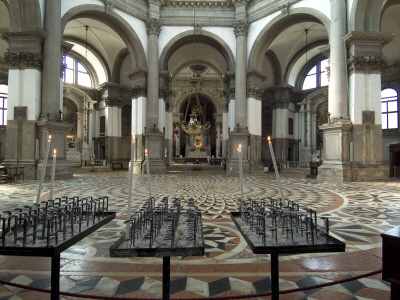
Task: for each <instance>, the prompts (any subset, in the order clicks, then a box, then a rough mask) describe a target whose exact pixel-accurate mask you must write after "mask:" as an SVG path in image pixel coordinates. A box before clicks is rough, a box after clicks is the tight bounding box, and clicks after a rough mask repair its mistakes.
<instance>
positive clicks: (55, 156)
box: [49, 148, 57, 199]
mask: <svg viewBox="0 0 400 300" xmlns="http://www.w3.org/2000/svg"><path fill="white" fill-rule="evenodd" d="M56 160H57V149H55V148H54V152H53V165H52V166H51V185H50V196H49V199H53V187H54V177H55V174H56Z"/></svg>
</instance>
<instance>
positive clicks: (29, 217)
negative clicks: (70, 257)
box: [0, 196, 115, 299]
mask: <svg viewBox="0 0 400 300" xmlns="http://www.w3.org/2000/svg"><path fill="white" fill-rule="evenodd" d="M114 218H115V212H109V211H108V197H107V196H104V197H98V198H93V197H84V198H79V197H77V196H75V197H67V196H64V197H61V198H55V199H52V200H48V201H43V202H41V203H39V204H33V205H25V206H24V207H20V208H15V209H13V210H8V211H4V212H2V213H1V215H0V221H1V223H0V224H1V225H0V228H1V235H0V237H1V239H0V240H1V244H0V255H13V256H41V257H51V258H52V262H51V278H52V280H51V299H58V298H59V280H60V253H61V252H63V251H64V250H66V249H67V248H69V247H71V246H72V245H74V244H76V243H77V242H78V241H80V240H81V239H83V238H85V237H86V236H88V235H89V234H91V233H92V232H94V231H95V230H96V229H98V228H100V227H101V226H103V225H105V224H107V223H108V222H110V221H111V220H112V219H114Z"/></svg>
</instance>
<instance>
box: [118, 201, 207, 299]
mask: <svg viewBox="0 0 400 300" xmlns="http://www.w3.org/2000/svg"><path fill="white" fill-rule="evenodd" d="M126 223H127V231H126V232H124V233H123V235H122V236H121V237H120V238H119V239H118V240H117V241H116V242H115V244H114V245H112V246H111V247H110V256H111V257H162V258H163V292H162V294H163V299H164V300H168V299H169V298H170V257H171V256H182V257H186V256H203V255H204V238H203V224H202V219H201V213H200V212H198V211H197V209H196V207H195V205H194V200H193V199H192V198H189V199H187V200H185V199H181V198H175V199H174V200H173V201H172V205H171V207H169V200H168V198H167V197H164V198H163V199H162V200H161V201H159V203H158V204H156V201H155V200H154V198H151V199H148V200H147V201H146V202H145V203H144V205H143V206H142V208H141V209H139V210H138V211H136V213H135V215H134V216H133V218H132V219H130V220H127V221H126Z"/></svg>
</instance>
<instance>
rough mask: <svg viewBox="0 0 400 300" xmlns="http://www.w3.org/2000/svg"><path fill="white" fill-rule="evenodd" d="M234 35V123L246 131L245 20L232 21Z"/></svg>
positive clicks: (246, 27) (246, 24) (246, 26)
mask: <svg viewBox="0 0 400 300" xmlns="http://www.w3.org/2000/svg"><path fill="white" fill-rule="evenodd" d="M233 26H234V32H235V36H236V69H235V96H236V107H235V110H236V124H239V126H238V127H239V129H240V130H245V131H247V101H246V100H247V97H246V81H247V80H246V61H247V33H248V27H249V25H248V23H247V21H246V20H242V21H237V22H234V24H233Z"/></svg>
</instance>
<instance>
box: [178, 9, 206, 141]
mask: <svg viewBox="0 0 400 300" xmlns="http://www.w3.org/2000/svg"><path fill="white" fill-rule="evenodd" d="M195 56H196V17H195V8H194V7H193V61H195ZM205 68H206V67H205V66H203V65H201V64H193V65H191V66H190V67H189V69H190V70H191V71H192V73H193V77H192V78H191V79H190V85H191V93H190V96H189V99H188V103H187V106H186V111H185V116H184V119H183V120H182V122H181V128H182V130H183V131H185V132H186V133H187V134H189V135H191V136H196V135H200V134H201V133H203V132H204V131H207V130H209V129H210V127H211V123H210V122H204V117H203V109H202V107H201V105H200V96H199V93H198V91H197V86H198V82H199V80H200V73H201V72H203V71H204V69H205ZM192 98H194V101H195V104H194V106H193V107H192V110H191V111H190V114H189V109H190V104H191V102H192ZM188 114H189V117H190V118H189V121H187V119H188V118H187V117H188Z"/></svg>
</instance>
